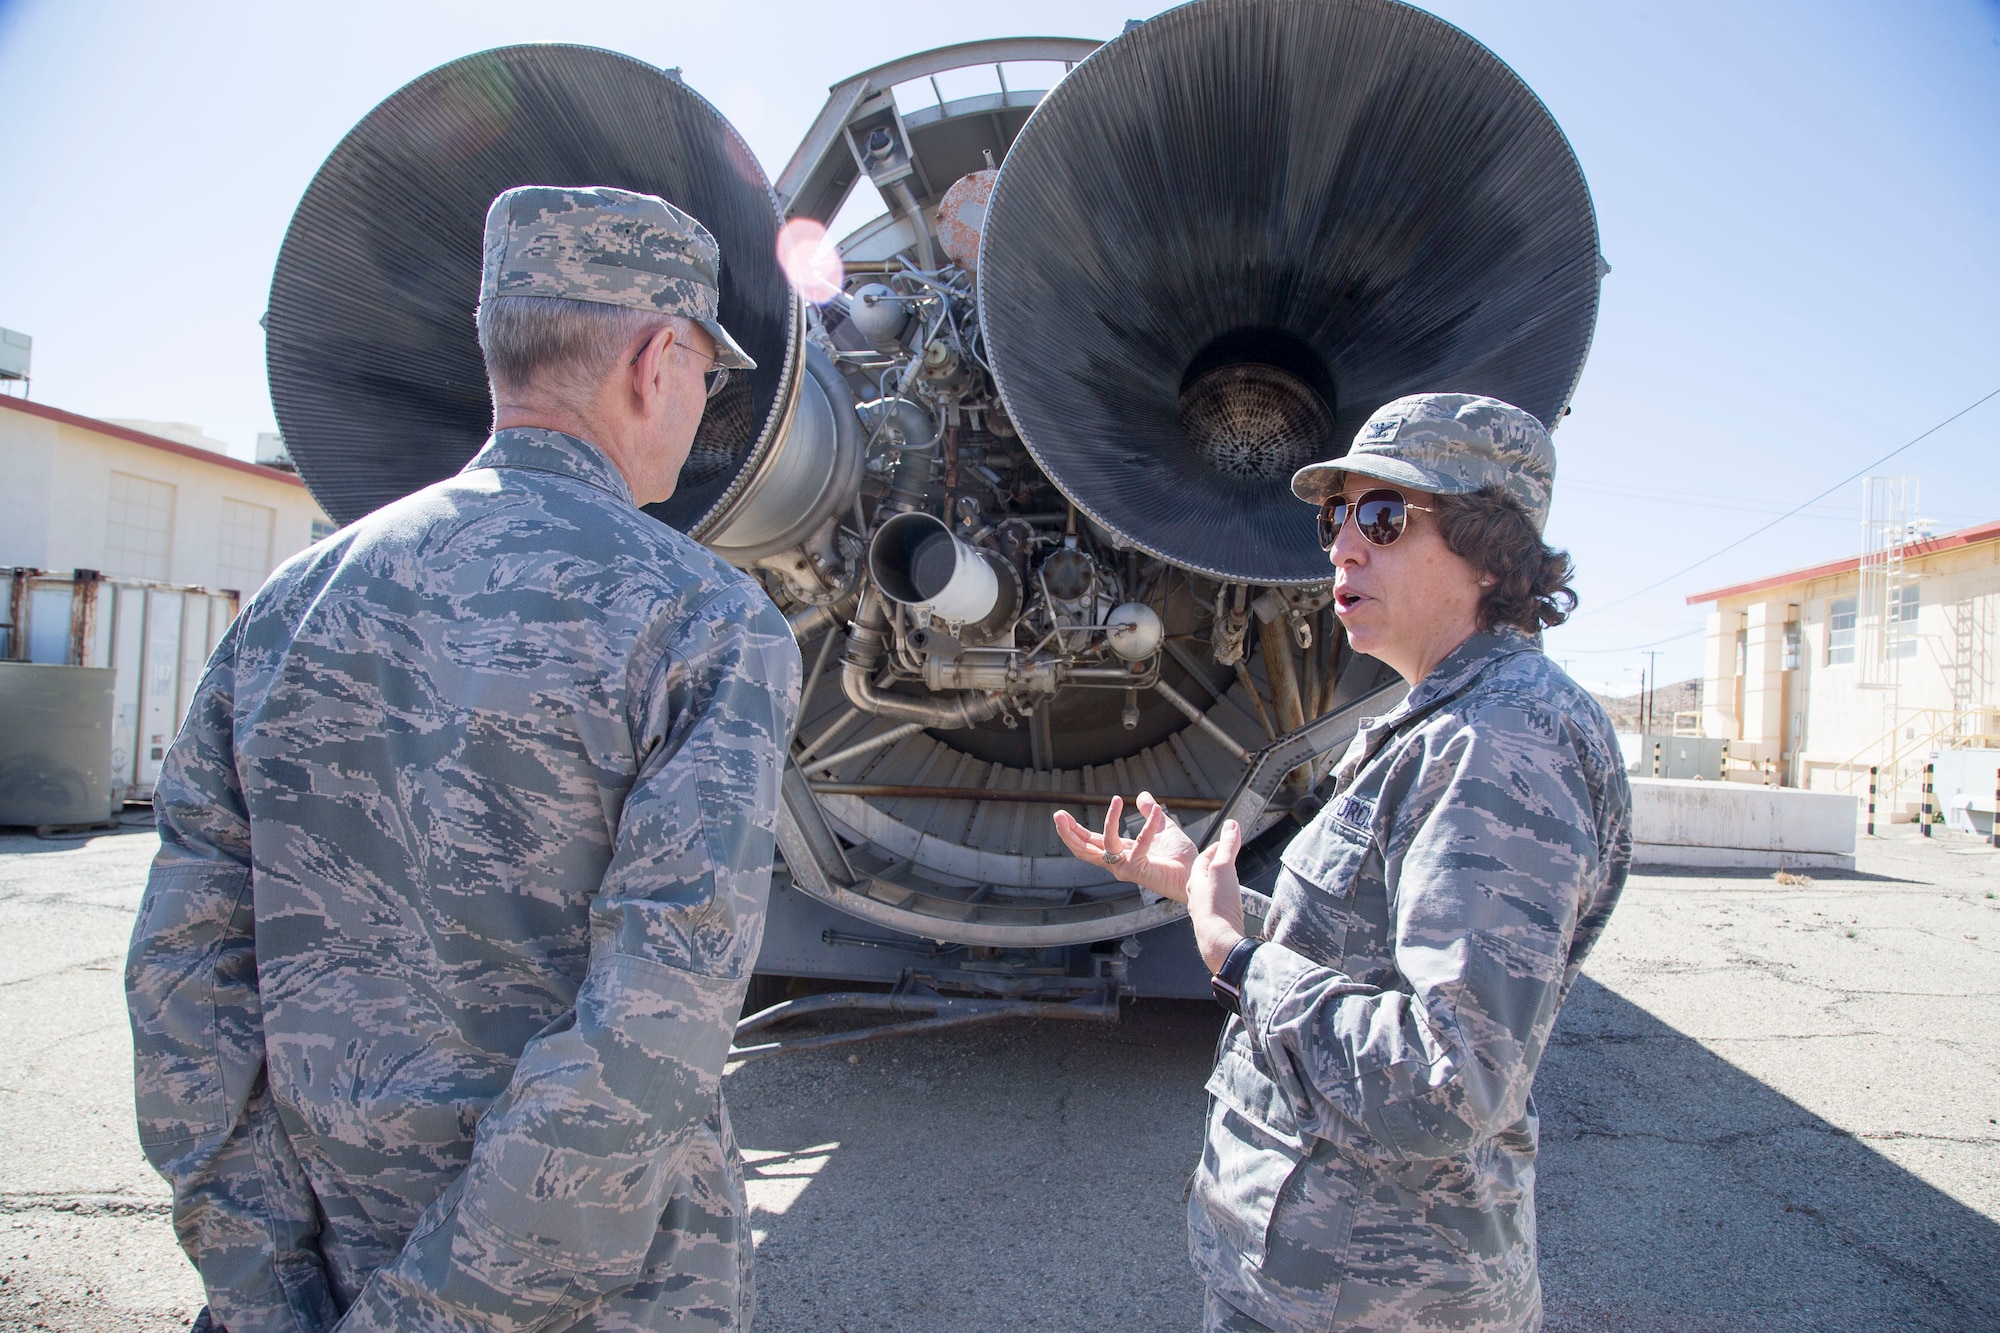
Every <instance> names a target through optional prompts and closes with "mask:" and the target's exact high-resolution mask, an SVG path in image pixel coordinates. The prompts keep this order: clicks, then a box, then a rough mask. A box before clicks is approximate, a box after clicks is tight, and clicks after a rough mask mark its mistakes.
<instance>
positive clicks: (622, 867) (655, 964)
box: [340, 589, 800, 1333]
mask: <svg viewBox="0 0 2000 1333" xmlns="http://www.w3.org/2000/svg"><path fill="white" fill-rule="evenodd" d="M799 676H800V667H799V655H798V647H797V644H796V643H795V641H794V640H793V638H792V635H791V632H790V630H789V628H788V627H787V626H786V624H785V622H784V619H783V618H782V617H781V616H779V615H778V613H777V610H776V608H775V607H773V606H771V604H770V602H769V601H768V600H766V599H765V598H764V597H763V596H762V594H761V593H758V592H756V591H755V590H740V589H739V590H732V591H730V592H727V593H724V594H723V595H721V596H719V597H717V598H715V599H713V600H712V601H711V602H710V603H709V604H708V605H707V606H706V607H705V608H704V609H703V610H702V611H700V612H699V613H697V615H696V617H695V620H694V622H693V623H692V624H686V623H683V624H682V625H681V626H680V627H679V633H678V634H677V635H676V636H675V639H674V642H673V644H672V645H671V652H669V653H667V654H666V655H665V656H663V657H660V658H659V666H658V668H657V669H656V670H655V671H654V672H653V673H652V675H651V682H652V683H651V685H650V688H648V689H646V690H645V691H644V692H643V694H644V698H645V703H644V705H643V706H642V707H641V708H639V709H637V710H636V711H637V713H638V717H637V718H636V719H635V724H636V725H635V735H634V742H635V746H636V748H637V752H638V754H639V756H640V758H639V772H638V775H637V778H636V780H635V782H634V784H633V786H632V788H631V790H630V791H629V793H628V794H627V796H626V799H625V802H624V805H623V807H622V810H621V811H620V813H619V814H618V816H617V829H616V837H615V841H614V845H613V850H612V859H611V863H610V866H609V868H608V869H607V871H606V873H605V877H604V880H603V883H602V885H601V886H600V887H599V889H598V892H597V895H596V897H595V899H594V900H593V903H592V906H591V909H590V927H591V954H590V963H589V967H588V971H587V973H586V975H585V977H584V979H583V983H582V985H581V987H580V988H579V990H578V993H577V997H576V1003H575V1005H574V1006H573V1007H572V1008H571V1009H570V1010H569V1011H568V1012H567V1013H565V1014H564V1015H562V1016H561V1017H559V1018H558V1019H556V1020H555V1021H554V1022H552V1023H551V1024H550V1025H549V1026H548V1027H547V1028H546V1029H544V1030H543V1031H542V1032H541V1033H540V1034H538V1035H537V1036H536V1037H535V1038H534V1040H532V1041H530V1042H529V1043H528V1045H527V1047H526V1048H525V1049H524V1050H523V1051H522V1053H521V1059H520V1062H519V1063H518V1064H517V1065H516V1066H515V1068H514V1073H513V1077H512V1079H511V1081H510V1082H509V1084H508V1086H507V1090H506V1092H505V1093H504V1094H503V1095H502V1096H501V1097H500V1098H499V1099H498V1100H497V1101H495V1102H494V1103H493V1105H492V1106H491V1107H490V1108H489V1109H488V1111H487V1113H486V1115H485V1117H484V1118H483V1119H481V1121H480V1123H479V1130H478V1134H477V1138H476V1139H475V1142H474V1144H473V1149H472V1156H471V1160H470V1162H469V1163H468V1165H467V1167H466V1169H465V1171H464V1172H463V1174H462V1175H461V1176H460V1178H459V1179H458V1181H457V1182H455V1183H454V1184H453V1186H452V1187H451V1189H449V1190H448V1191H446V1193H445V1195H444V1196H443V1197H442V1198H441V1199H440V1200H439V1201H438V1202H437V1203H436V1204H435V1205H433V1206H432V1208H431V1209H430V1210H429V1211H428V1212H427V1213H426V1214H425V1215H424V1217H423V1219H421V1220H420V1221H419V1222H418V1225H417V1227H416V1229H415V1230H414V1231H413V1232H412V1233H411V1236H410V1238H409V1240H408V1241H407V1243H406V1244H405V1246H404V1248H403V1251H402V1253H401V1255H399V1256H398V1258H397V1259H396V1261H395V1262H393V1263H391V1264H389V1265H388V1266H386V1267H384V1268H382V1269H380V1270H378V1271H377V1272H376V1273H375V1274H374V1275H373V1276H372V1277H371V1278H370V1279H369V1280H368V1283H367V1284H366V1286H365V1287H364V1288H363V1289H362V1292H361V1294H360V1296H359V1297H358V1298H357V1300H356V1302H355V1304H354V1305H353V1306H352V1307H351V1308H350V1309H349V1310H348V1312H347V1314H346V1316H345V1318H344V1319H343V1320H342V1322H341V1324H340V1328H341V1329H342V1330H343V1331H344V1333H357V1331H358V1330H363V1329H369V1330H373V1329H381V1330H389V1329H412V1328H463V1327H478V1328H496V1329H497V1328H527V1327H540V1326H541V1324H542V1322H543V1321H545V1320H549V1319H559V1318H561V1317H562V1316H563V1315H564V1314H565V1313H566V1312H567V1311H569V1310H571V1309H574V1308H576V1307H578V1306H581V1305H582V1304H584V1303H586V1302H588V1301H589V1300H591V1299H593V1298H595V1297H597V1296H599V1295H601V1294H603V1293H604V1292H607V1291H610V1290H614V1289H616V1288H617V1287H620V1286H623V1285H625V1284H626V1283H628V1282H630V1281H631V1280H632V1278H633V1277H634V1275H636V1273H637V1272H638V1271H639V1269H640V1267H641V1265H642V1263H643V1261H644V1259H645V1256H646V1253H647V1251H648V1250H649V1249H650V1248H651V1247H652V1245H653V1243H654V1239H655V1234H656V1231H657V1230H658V1228H659V1226H660V1222H661V1215H662V1212H663V1210H664V1209H665V1207H666V1205H667V1202H668V1198H669V1192H670V1190H671V1189H672V1188H673V1187H674V1184H675V1181H676V1180H677V1178H678V1175H679V1164H680V1162H681V1160H682V1158H683V1157H684V1155H685V1150H686V1149H687V1147H688V1145H689V1144H690V1143H691V1142H692V1141H693V1138H694V1135H695V1133H696V1131H697V1130H698V1129H699V1127H700V1125H701V1123H702V1121H703V1120H704V1119H706V1118H707V1117H708V1116H710V1115H711V1114H712V1112H713V1111H714V1109H715V1106H716V1102H717V1095H718V1092H719V1090H720V1086H721V1077H722V1066H723V1062H724V1060H725V1058H726V1056H727V1053H728V1050H729V1043H730V1037H731V1036H732V1034H733V1033H734V1031H735V1026H736V1018H737V1013H738V1010H739V1009H740V1008H741V1007H742V1003H743V994H744V990H745V988H746V987H747V986H748V984H749V978H750V971H751V967H752V965H753V963H754V962H755V960H756V956H757V948H758V944H759V941H760V939H761V938H762V933H763V920H764V907H765V902H766V899H767V897H768V895H769V892H770V878H771V855H772V849H773V846H774V843H775V836H776V819H777V799H778V778H779V770H780V764H781V762H782V759H783V756H784V753H785V748H786V745H787V743H788V740H789V737H790V734H791V728H792V722H793V713H794V710H795V709H796V707H797V703H798V691H799Z"/></svg>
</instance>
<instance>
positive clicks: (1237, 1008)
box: [1208, 935, 1263, 1017]
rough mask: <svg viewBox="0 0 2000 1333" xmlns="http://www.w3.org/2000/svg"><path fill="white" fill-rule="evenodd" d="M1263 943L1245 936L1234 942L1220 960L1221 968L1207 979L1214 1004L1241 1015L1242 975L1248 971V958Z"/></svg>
mask: <svg viewBox="0 0 2000 1333" xmlns="http://www.w3.org/2000/svg"><path fill="white" fill-rule="evenodd" d="M1262 943H1263V941H1262V940H1259V939H1254V938H1251V937H1250V936H1247V935H1246V936H1245V937H1244V938H1242V939H1240V940H1238V941H1236V944H1235V946H1234V947H1233V948H1231V949H1230V951H1229V956H1228V957H1227V958H1224V959H1223V960H1222V968H1221V970H1220V971H1218V972H1217V973H1216V974H1215V975H1214V976H1212V977H1210V978H1209V979H1208V988H1209V990H1210V992H1211V993H1213V994H1214V996H1215V1002H1216V1003H1217V1004H1219V1005H1221V1006H1222V1007H1223V1008H1224V1009H1227V1010H1228V1011H1229V1012H1230V1013H1232V1014H1236V1015H1238V1016H1239V1017H1240V1016H1241V1015H1242V1013H1243V974H1244V973H1246V972H1248V971H1249V970H1250V956H1251V955H1252V954H1254V953H1256V952H1257V946H1258V945H1260V944H1262Z"/></svg>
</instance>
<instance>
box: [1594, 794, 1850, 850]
mask: <svg viewBox="0 0 2000 1333" xmlns="http://www.w3.org/2000/svg"><path fill="white" fill-rule="evenodd" d="M1859 811H1860V798H1859V797H1855V796H1849V795H1844V794H1841V793H1838V792H1823V791H1804V790H1801V789H1800V788H1797V787H1752V786H1747V785H1744V784H1742V783H1735V782H1696V781H1684V780H1681V779H1676V778H1634V779H1632V842H1633V849H1632V852H1633V860H1634V861H1636V862H1637V863H1639V864H1641V865H1695V866H1753V867H1754V866H1772V867H1781V866H1802V867H1807V866H1810V867H1821V868H1828V869H1835V868H1838V869H1852V868H1853V866H1854V837H1855V825H1856V820H1857V817H1858V815H1859Z"/></svg>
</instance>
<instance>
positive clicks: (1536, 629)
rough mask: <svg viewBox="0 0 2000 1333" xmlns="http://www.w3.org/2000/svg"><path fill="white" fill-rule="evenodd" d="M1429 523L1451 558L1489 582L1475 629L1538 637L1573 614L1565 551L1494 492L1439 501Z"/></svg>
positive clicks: (1571, 570)
mask: <svg viewBox="0 0 2000 1333" xmlns="http://www.w3.org/2000/svg"><path fill="white" fill-rule="evenodd" d="M1432 503H1433V504H1434V505H1435V510H1434V511H1433V513H1432V517H1433V518H1435V519H1436V520H1437V525H1438V531H1439V532H1440V533H1441V534H1443V536H1444V544H1445V545H1446V546H1447V547H1449V548H1450V550H1451V553H1452V554H1453V555H1455V556H1457V557H1458V558H1459V559H1461V560H1464V561H1466V562H1467V563H1468V564H1470V565H1472V566H1473V568H1475V569H1477V570H1479V572H1480V573H1481V574H1483V575H1485V576H1486V577H1487V578H1489V579H1491V580H1493V586H1492V587H1490V588H1488V589H1487V590H1486V591H1485V592H1483V593H1482V594H1480V598H1479V628H1481V629H1484V630H1490V629H1492V628H1494V627H1495V626H1496V625H1512V626H1514V627H1515V628H1516V629H1519V630H1523V631H1525V632H1527V633H1529V634H1538V633H1540V632H1541V630H1542V628H1543V627H1544V626H1547V625H1560V624H1562V623H1563V621H1565V620H1567V619H1569V615H1570V612H1572V611H1574V610H1576V590H1575V589H1574V588H1572V587H1570V586H1569V585H1570V580H1571V579H1574V578H1575V577H1576V565H1575V564H1574V563H1573V562H1572V561H1571V560H1570V558H1569V552H1568V551H1558V550H1557V549H1556V548H1555V547H1553V546H1550V545H1548V544H1547V543H1546V542H1544V541H1543V540H1542V535H1541V534H1540V533H1539V532H1536V531H1535V525H1534V523H1533V522H1532V521H1530V519H1529V518H1528V513H1527V511H1526V510H1525V509H1523V508H1522V507H1521V505H1520V502H1519V501H1517V500H1515V499H1514V498H1513V497H1512V496H1510V495H1508V494H1507V493H1506V492H1505V491H1503V490H1501V489H1500V488H1499V487H1498V486H1487V487H1485V488H1483V489H1481V490H1477V491H1474V492H1473V493H1472V494H1470V495H1439V496H1436V497H1435V498H1434V499H1433V501H1432Z"/></svg>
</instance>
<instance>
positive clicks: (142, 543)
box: [104, 472, 174, 583]
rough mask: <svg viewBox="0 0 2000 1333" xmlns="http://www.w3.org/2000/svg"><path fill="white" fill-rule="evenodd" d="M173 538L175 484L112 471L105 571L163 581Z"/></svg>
mask: <svg viewBox="0 0 2000 1333" xmlns="http://www.w3.org/2000/svg"><path fill="white" fill-rule="evenodd" d="M173 538H174V488H173V487H171V486H169V485H167V484H166V483H165V482H161V481H149V480H147V479H146V478H145V477H134V476H131V475H129V474H127V473H124V472H114V473H112V474H111V503H110V507H109V508H108V510H107V511H106V513H105V521H104V572H105V573H107V574H123V575H125V576H126V577H128V578H137V579H154V580H157V581H159V582H162V583H164V582H165V581H166V579H167V570H168V567H169V563H170V560H171V557H172V554H173Z"/></svg>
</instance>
